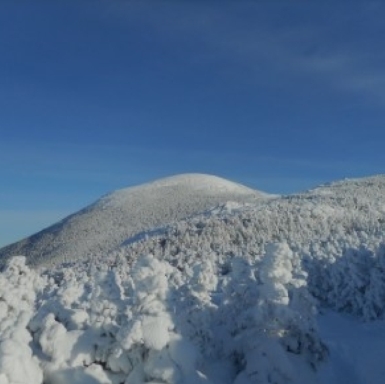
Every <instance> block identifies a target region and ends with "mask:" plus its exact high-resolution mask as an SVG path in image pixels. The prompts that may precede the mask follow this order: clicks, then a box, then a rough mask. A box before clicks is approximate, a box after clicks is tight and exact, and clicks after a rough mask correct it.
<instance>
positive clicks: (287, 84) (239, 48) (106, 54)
mask: <svg viewBox="0 0 385 384" xmlns="http://www.w3.org/2000/svg"><path fill="white" fill-rule="evenodd" d="M384 20H385V5H384V3H383V2H382V1H365V2H364V1H360V2H354V1H274V0H273V1H253V2H251V1H239V2H238V1H233V2H226V1H225V2H223V1H159V0H157V1H155V0H154V1H152V2H148V1H107V0H106V1H79V0H77V1H71V0H67V1H59V0H55V1H48V0H47V1H37V0H35V1H14V0H2V1H1V2H0V52H1V54H0V133H1V136H0V137H1V138H0V179H1V188H0V245H5V244H6V243H10V242H13V241H15V240H18V239H20V238H22V237H24V236H26V235H29V234H32V233H34V232H36V231H38V230H40V229H42V228H43V227H44V226H47V225H49V224H52V223H53V222H55V221H56V220H58V219H60V218H62V217H64V216H65V215H67V214H69V213H72V212H74V211H76V210H78V209H80V208H82V207H83V206H85V205H88V204H89V203H91V202H92V201H94V200H95V199H97V198H98V197H99V196H100V195H102V194H104V193H106V192H109V191H111V190H114V189H117V188H122V187H126V186H130V185H135V184H139V183H142V182H146V181H149V180H152V179H156V178H159V177H163V176H167V175H171V174H176V173H182V172H204V173H212V174H216V175H219V176H223V177H225V178H229V179H231V180H236V181H239V182H241V183H244V184H246V185H248V186H251V187H254V188H257V189H261V190H264V191H267V192H275V193H291V192H295V191H300V190H303V189H306V188H310V187H313V186H315V185H317V184H319V183H323V182H326V181H331V180H335V179H341V178H345V177H360V176H365V175H372V174H376V173H383V172H384V165H385V150H384V143H385V129H384V120H385V108H384V107H385V49H384V48H385V47H384V41H385V23H384Z"/></svg>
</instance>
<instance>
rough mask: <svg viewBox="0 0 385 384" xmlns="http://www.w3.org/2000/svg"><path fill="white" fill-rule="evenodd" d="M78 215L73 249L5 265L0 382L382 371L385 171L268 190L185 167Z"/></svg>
mask: <svg viewBox="0 0 385 384" xmlns="http://www.w3.org/2000/svg"><path fill="white" fill-rule="evenodd" d="M211 198H212V199H211ZM178 202H179V206H178V205H175V204H177V203H178ZM189 202H190V203H191V205H189V204H188V203H189ZM139 203H140V205H139ZM135 205H137V206H135ZM176 206H177V207H178V212H181V213H182V214H181V215H180V216H178V214H175V212H174V211H171V210H172V209H174V210H175V207H176ZM134 208H135V209H136V210H135V209H134ZM125 212H130V213H131V215H133V216H130V217H129V218H127V217H125V216H124V213H125ZM167 212H168V214H166V213H167ZM170 212H171V213H170ZM103 215H104V216H103ZM115 217H118V218H119V220H118V219H115V220H118V221H120V222H124V223H128V224H127V225H128V226H130V230H128V231H126V232H125V231H120V232H119V239H118V236H117V235H116V234H115V233H114V231H115V228H119V226H118V225H116V223H115V221H114V218H115ZM133 217H134V218H135V220H136V221H135V220H134V221H133V220H132V218H133ZM72 218H75V219H76V220H74V221H72V226H73V227H72V232H68V230H67V232H65V234H66V236H67V240H66V241H68V242H69V243H71V241H72V242H73V244H75V245H68V246H67V245H66V247H63V248H60V249H62V250H65V251H66V252H67V251H68V249H71V251H73V252H75V253H76V254H77V255H78V258H79V260H74V259H72V260H71V262H70V263H68V262H66V263H60V260H65V259H66V258H67V259H69V257H68V256H67V255H65V256H66V257H65V258H64V257H63V256H61V255H60V249H59V250H58V252H59V254H58V256H55V257H52V258H51V256H49V254H47V255H48V256H47V260H43V259H40V260H39V259H37V260H34V261H35V262H39V264H38V265H39V268H34V266H32V267H31V266H30V265H28V262H29V261H30V260H29V258H30V257H31V256H30V255H28V254H27V255H26V256H27V257H23V256H17V257H12V258H10V259H9V260H7V263H6V265H5V266H4V267H3V268H2V271H1V272H0V335H1V338H0V383H5V384H9V383H20V384H27V383H28V384H42V383H46V384H64V383H73V384H123V383H124V384H259V383H264V384H348V383H349V384H351V383H354V384H367V383H371V384H382V383H383V372H384V369H383V356H384V355H385V176H383V175H379V176H373V177H367V178H362V179H351V180H342V181H338V182H334V183H330V184H325V185H322V186H319V187H317V188H315V189H312V190H309V191H305V192H303V193H299V194H295V195H290V196H274V197H272V196H267V195H264V194H260V193H258V192H254V191H252V190H250V189H247V188H245V187H243V186H239V185H237V184H234V183H230V182H228V181H226V180H223V179H218V178H215V177H212V176H204V175H183V176H177V177H173V178H169V179H163V180H160V181H157V182H154V183H150V184H147V185H144V186H139V187H135V188H131V189H127V190H121V191H117V192H114V193H112V194H110V195H107V196H106V197H104V198H102V199H101V200H99V201H97V202H96V203H95V204H94V205H92V206H90V207H88V208H86V209H85V210H83V211H82V212H80V213H78V214H75V215H73V216H71V217H70V218H68V219H67V221H68V222H70V221H71V220H72ZM124 220H126V221H124ZM137 221H140V222H137ZM68 222H67V223H64V224H63V225H68ZM82 222H86V223H87V225H88V227H87V226H85V225H84V226H83V227H82V226H81V225H79V223H82ZM154 222H156V223H157V224H156V225H155V226H153V223H154ZM89 223H92V225H90V224H89ZM98 227H99V230H104V231H105V232H103V236H104V237H103V240H101V239H100V238H98V233H97V232H96V230H97V229H98ZM86 229H88V230H89V232H90V233H91V235H90V236H89V237H88V241H89V243H88V244H86V243H85V242H84V241H83V239H82V238H83V237H86V236H87V232H86ZM47 231H48V232H53V229H52V228H51V229H47ZM59 232H60V231H59ZM68 233H71V236H69V235H68ZM43 234H44V233H43ZM110 238H112V239H113V240H110ZM46 244H47V243H43V245H46ZM90 244H91V245H90ZM95 244H98V246H96V245H95ZM69 246H70V247H71V248H68V247H69ZM76 246H78V247H79V249H78V250H76ZM92 247H93V248H92ZM85 250H86V253H85V254H83V253H82V252H85ZM88 252H89V253H88ZM92 252H93V253H92Z"/></svg>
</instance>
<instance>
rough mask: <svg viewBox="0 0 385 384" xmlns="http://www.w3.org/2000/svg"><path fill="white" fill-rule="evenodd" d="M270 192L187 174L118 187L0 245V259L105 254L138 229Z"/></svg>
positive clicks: (38, 260)
mask: <svg viewBox="0 0 385 384" xmlns="http://www.w3.org/2000/svg"><path fill="white" fill-rule="evenodd" d="M267 196H268V195H266V194H264V193H261V192H258V191H254V190H252V189H250V188H247V187H245V186H242V185H240V184H237V183H233V182H231V181H228V180H225V179H222V178H219V177H216V176H211V175H203V174H185V175H178V176H173V177H168V178H165V179H161V180H157V181H154V182H152V183H147V184H144V185H140V186H137V187H132V188H126V189H122V190H118V191H116V192H113V193H111V194H109V195H107V196H105V197H103V198H101V199H100V200H98V201H96V202H95V203H94V204H92V205H90V206H89V207H86V208H85V209H83V210H81V211H80V212H77V213H75V214H73V215H71V216H69V217H67V218H65V219H64V220H62V221H61V222H59V223H57V224H55V225H53V226H51V227H49V228H47V229H45V230H43V231H41V232H39V233H37V234H35V235H33V236H31V237H28V238H26V239H24V240H22V241H20V242H17V243H15V244H12V245H10V246H7V247H5V248H3V249H1V250H0V260H2V262H4V261H5V259H6V258H8V257H10V256H12V255H26V256H27V259H28V262H29V263H32V264H41V263H54V262H60V261H73V260H78V259H81V258H84V257H89V256H91V255H92V256H94V255H103V254H106V253H108V252H109V251H111V250H112V249H113V248H115V247H117V246H119V244H120V243H121V242H123V241H124V240H125V239H127V238H128V237H130V236H132V235H134V234H136V233H137V232H140V231H143V230H148V229H151V228H153V227H156V226H159V225H165V224H166V223H169V222H172V221H174V220H177V219H181V218H184V217H187V216H189V215H191V214H195V213H197V212H200V211H204V210H207V209H209V208H211V207H213V206H215V205H217V204H219V203H224V202H226V201H229V200H231V201H236V202H252V201H255V200H256V199H259V198H262V197H267Z"/></svg>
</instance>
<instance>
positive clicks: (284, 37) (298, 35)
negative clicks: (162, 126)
mask: <svg viewBox="0 0 385 384" xmlns="http://www.w3.org/2000/svg"><path fill="white" fill-rule="evenodd" d="M137 3H138V2H133V3H130V5H129V6H126V13H124V12H121V13H120V14H119V17H120V18H121V20H123V21H124V20H125V17H126V18H131V19H132V18H134V17H139V18H140V20H141V22H143V23H147V24H148V25H150V26H151V28H156V29H158V30H159V31H160V32H161V33H163V34H165V35H167V38H169V39H183V38H186V36H189V35H190V36H193V37H194V39H197V41H200V42H201V50H200V54H198V55H196V57H195V58H193V60H195V61H196V63H198V64H199V62H200V63H201V64H202V65H207V63H208V62H209V63H213V62H214V63H215V64H217V65H218V71H221V70H223V67H224V66H226V63H227V64H228V63H231V62H233V63H236V64H237V69H238V70H241V69H242V68H244V70H245V79H246V78H247V81H254V82H256V83H258V82H261V81H262V82H263V81H264V71H266V70H269V69H271V68H274V69H275V70H276V75H277V77H278V79H279V78H280V77H281V78H282V79H285V78H286V79H287V77H288V76H291V77H292V79H293V81H295V80H297V81H298V80H300V79H303V81H306V80H307V79H308V78H309V77H312V80H313V81H315V82H316V85H317V86H318V87H320V88H324V89H329V90H330V91H332V92H341V93H345V94H351V93H356V95H362V96H363V97H364V98H366V99H367V100H368V101H371V102H377V103H379V104H380V105H383V104H385V87H384V83H385V80H384V79H385V65H384V63H385V54H384V52H383V49H382V44H383V41H382V39H381V34H380V33H381V31H382V32H383V27H382V25H383V17H384V16H385V7H384V5H383V4H381V3H379V2H376V1H368V2H366V3H365V4H364V3H361V4H358V5H357V4H356V5H355V6H350V5H346V6H344V7H343V6H337V5H336V6H331V5H330V3H325V4H324V5H322V4H319V3H318V4H312V3H308V4H307V3H304V2H299V3H298V4H291V5H290V6H288V5H287V4H285V2H276V3H275V4H269V3H268V2H260V3H257V2H254V3H240V4H237V5H236V4H234V3H223V4H222V3H221V4H220V6H219V5H218V3H212V2H207V3H205V4H203V5H202V4H201V5H196V4H194V5H193V4H186V3H184V4H181V5H179V6H172V7H171V6H164V4H163V5H162V6H161V5H159V4H158V5H157V6H155V8H154V3H153V2H145V1H144V2H140V5H139V4H137ZM285 13H289V15H288V16H285ZM293 20H294V21H293ZM221 67H222V68H221ZM228 74H229V76H231V75H232V76H234V75H236V74H234V73H231V72H230V71H229V73H228Z"/></svg>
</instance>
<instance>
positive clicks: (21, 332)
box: [0, 256, 45, 384]
mask: <svg viewBox="0 0 385 384" xmlns="http://www.w3.org/2000/svg"><path fill="white" fill-rule="evenodd" d="M44 283H45V281H44V279H43V278H41V277H40V276H39V275H37V274H36V273H35V272H34V271H31V270H30V269H29V268H28V267H27V266H26V265H25V258H24V257H22V256H18V257H14V258H12V259H11V260H10V261H9V262H8V264H7V266H6V267H5V270H4V271H3V272H2V273H1V274H0V383H1V384H16V383H17V384H28V383H30V384H41V383H42V381H43V374H42V371H41V369H40V367H39V364H38V359H37V357H36V356H33V351H32V350H31V348H30V342H31V340H32V337H31V334H30V332H29V330H28V323H29V321H30V319H31V317H32V316H33V313H34V311H35V299H36V293H37V292H38V291H40V290H41V289H42V288H43V286H44Z"/></svg>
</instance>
